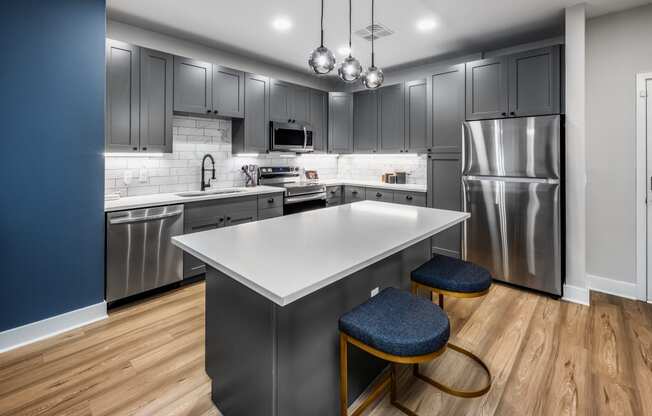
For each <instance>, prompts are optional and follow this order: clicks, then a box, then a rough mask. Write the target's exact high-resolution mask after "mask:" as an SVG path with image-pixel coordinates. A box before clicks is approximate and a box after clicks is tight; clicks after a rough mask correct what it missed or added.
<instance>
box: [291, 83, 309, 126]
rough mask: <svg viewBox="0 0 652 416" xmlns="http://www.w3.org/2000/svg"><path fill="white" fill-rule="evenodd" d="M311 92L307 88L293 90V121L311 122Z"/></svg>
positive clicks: (296, 87)
mask: <svg viewBox="0 0 652 416" xmlns="http://www.w3.org/2000/svg"><path fill="white" fill-rule="evenodd" d="M309 103H310V90H309V89H308V88H305V87H298V86H295V87H294V88H293V89H292V103H291V104H292V107H291V108H292V120H293V121H295V122H299V123H307V122H308V120H309V118H310V117H309V110H310V108H309Z"/></svg>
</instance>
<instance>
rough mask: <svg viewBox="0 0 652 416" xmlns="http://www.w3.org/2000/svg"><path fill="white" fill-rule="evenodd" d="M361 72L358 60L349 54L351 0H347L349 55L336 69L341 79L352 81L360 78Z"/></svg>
mask: <svg viewBox="0 0 652 416" xmlns="http://www.w3.org/2000/svg"><path fill="white" fill-rule="evenodd" d="M361 72H362V65H360V61H358V60H357V59H355V58H354V57H352V56H351V0H349V56H348V57H346V58H345V59H344V61H342V63H341V64H340V67H339V68H338V69H337V74H338V75H339V77H340V79H341V80H342V81H345V82H353V81H355V80H356V79H358V78H360V73H361Z"/></svg>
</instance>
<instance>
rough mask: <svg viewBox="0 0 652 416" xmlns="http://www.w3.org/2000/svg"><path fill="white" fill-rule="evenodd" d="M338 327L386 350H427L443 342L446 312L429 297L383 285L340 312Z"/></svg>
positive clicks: (410, 352)
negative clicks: (378, 289) (361, 300)
mask: <svg viewBox="0 0 652 416" xmlns="http://www.w3.org/2000/svg"><path fill="white" fill-rule="evenodd" d="M339 328H340V331H342V332H344V333H345V334H347V335H348V336H350V337H353V338H356V339H357V340H359V341H361V342H363V343H365V344H367V345H369V346H370V347H373V348H375V349H377V350H380V351H382V352H384V353H387V354H392V355H397V356H402V357H409V356H418V355H425V354H430V353H433V352H435V351H438V350H439V349H441V348H442V347H444V346H445V345H446V343H447V342H448V338H449V336H450V324H449V322H448V316H447V315H446V314H445V313H444V311H442V310H441V308H440V307H439V306H437V305H435V304H433V303H432V302H430V301H429V300H426V299H423V298H420V297H418V296H415V295H413V294H411V293H409V292H406V291H403V290H399V289H395V288H391V287H390V288H386V289H384V290H383V291H382V292H380V293H379V294H377V295H376V296H374V297H373V298H371V299H369V300H368V301H366V302H364V303H362V304H360V305H358V306H356V307H355V308H354V309H352V310H351V311H349V312H347V313H345V314H344V315H342V317H341V318H340V320H339Z"/></svg>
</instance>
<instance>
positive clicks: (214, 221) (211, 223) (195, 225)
mask: <svg viewBox="0 0 652 416" xmlns="http://www.w3.org/2000/svg"><path fill="white" fill-rule="evenodd" d="M222 226H224V217H222V216H219V217H208V218H202V219H199V220H193V221H186V222H185V224H184V226H183V232H184V233H185V234H188V233H198V232H200V231H206V230H213V229H215V228H219V227H222Z"/></svg>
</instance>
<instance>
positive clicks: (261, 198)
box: [258, 193, 283, 210]
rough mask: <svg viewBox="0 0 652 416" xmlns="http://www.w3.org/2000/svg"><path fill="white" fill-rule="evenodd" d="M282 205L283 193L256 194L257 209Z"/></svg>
mask: <svg viewBox="0 0 652 416" xmlns="http://www.w3.org/2000/svg"><path fill="white" fill-rule="evenodd" d="M278 207H283V194H282V193H278V194H267V195H258V209H259V210H261V209H269V208H278Z"/></svg>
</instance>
